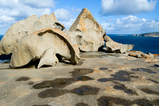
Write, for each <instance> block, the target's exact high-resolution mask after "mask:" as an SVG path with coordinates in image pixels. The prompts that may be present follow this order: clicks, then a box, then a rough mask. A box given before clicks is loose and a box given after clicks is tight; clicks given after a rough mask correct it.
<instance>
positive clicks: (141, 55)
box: [128, 51, 155, 59]
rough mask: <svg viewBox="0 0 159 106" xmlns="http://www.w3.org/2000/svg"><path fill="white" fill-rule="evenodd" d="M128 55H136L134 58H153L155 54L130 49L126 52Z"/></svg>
mask: <svg viewBox="0 0 159 106" xmlns="http://www.w3.org/2000/svg"><path fill="white" fill-rule="evenodd" d="M128 56H132V57H136V58H144V59H154V58H155V55H153V54H151V53H146V54H145V53H143V52H141V51H130V52H128Z"/></svg>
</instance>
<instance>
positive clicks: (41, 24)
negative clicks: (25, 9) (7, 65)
mask: <svg viewBox="0 0 159 106" xmlns="http://www.w3.org/2000/svg"><path fill="white" fill-rule="evenodd" d="M44 28H58V29H61V30H63V29H64V26H63V25H62V24H60V23H59V22H58V21H57V19H56V17H55V15H54V13H52V14H50V15H43V16H41V17H40V18H37V17H36V15H32V16H30V17H28V18H27V19H25V20H21V21H19V22H16V23H15V24H13V25H12V26H11V27H10V28H9V29H8V31H7V32H6V34H5V35H4V36H3V38H2V40H1V44H0V53H2V54H10V53H12V51H13V49H14V47H15V45H16V42H18V40H20V39H21V38H22V37H25V36H26V35H28V34H31V33H33V32H35V31H38V30H41V29H44Z"/></svg>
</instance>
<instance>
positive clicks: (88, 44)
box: [65, 8, 106, 51]
mask: <svg viewBox="0 0 159 106" xmlns="http://www.w3.org/2000/svg"><path fill="white" fill-rule="evenodd" d="M65 33H66V35H68V37H69V39H70V41H71V42H72V44H73V45H79V48H80V50H82V51H98V49H99V48H100V47H101V46H103V45H104V42H103V35H104V34H106V32H105V30H104V29H103V28H102V27H101V25H100V24H99V23H98V22H97V21H96V20H95V19H94V17H93V15H92V14H91V12H90V11H89V10H88V9H86V8H84V9H83V10H82V11H81V13H80V14H79V16H78V17H77V19H76V20H75V22H74V23H73V25H72V26H71V27H70V29H69V30H68V31H65Z"/></svg>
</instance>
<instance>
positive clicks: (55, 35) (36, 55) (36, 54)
mask: <svg viewBox="0 0 159 106" xmlns="http://www.w3.org/2000/svg"><path fill="white" fill-rule="evenodd" d="M76 50H78V49H76ZM77 53H79V52H78V51H75V49H74V47H73V46H72V44H71V43H70V42H69V41H68V38H67V36H66V35H65V34H64V33H63V32H62V31H61V30H59V29H53V28H47V29H43V30H40V31H37V32H34V33H31V34H29V35H27V36H25V37H23V38H21V40H19V41H18V42H17V44H16V45H15V47H14V50H13V53H12V57H11V63H10V66H11V67H22V66H25V65H27V64H28V63H29V62H30V61H35V60H39V59H40V62H39V64H38V67H37V68H40V67H41V66H43V65H51V66H54V65H56V63H58V59H57V57H56V55H60V56H62V57H64V58H65V59H67V60H69V61H70V63H72V64H76V63H78V59H79V54H77Z"/></svg>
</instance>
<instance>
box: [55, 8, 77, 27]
mask: <svg viewBox="0 0 159 106" xmlns="http://www.w3.org/2000/svg"><path fill="white" fill-rule="evenodd" d="M74 11H78V10H76V9H74ZM71 12H72V9H71ZM71 12H70V11H69V10H67V9H63V8H61V9H56V10H55V11H54V13H55V16H56V18H57V20H58V21H59V22H60V23H62V24H64V26H65V27H66V29H69V28H70V26H71V25H72V24H73V22H74V21H75V19H73V18H72V15H71Z"/></svg>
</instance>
